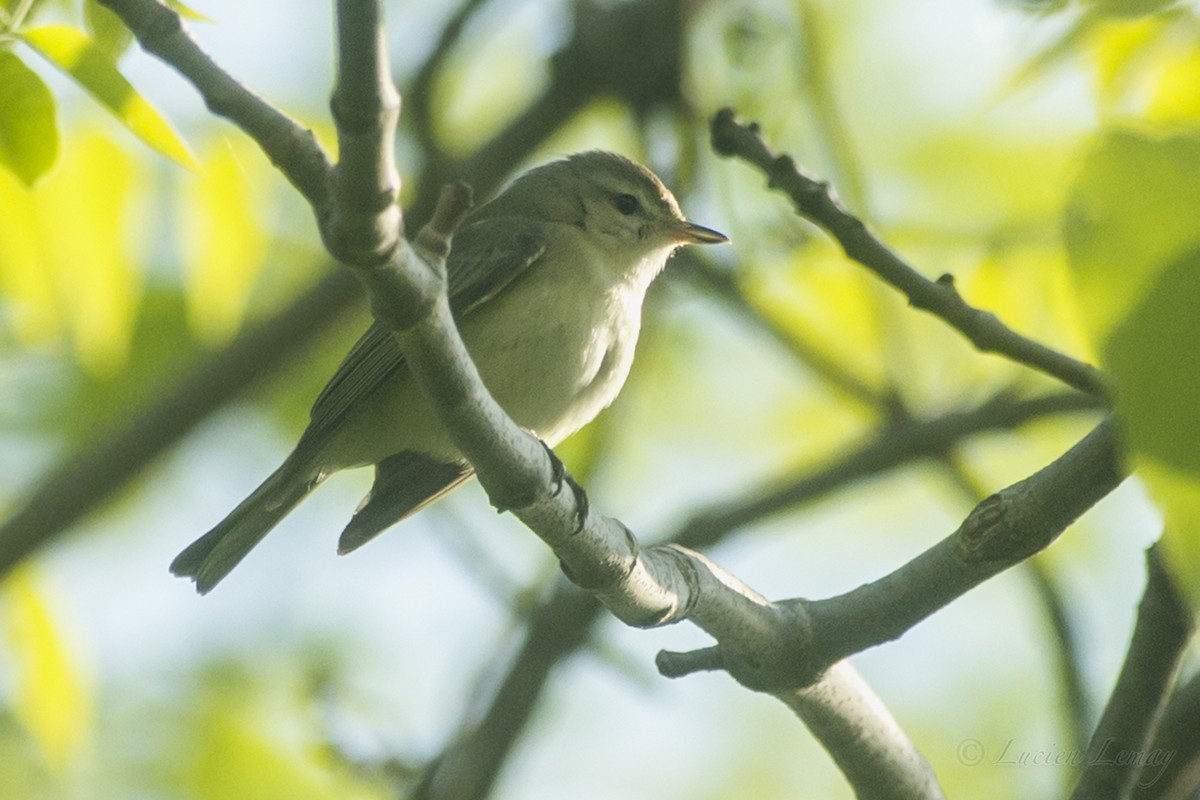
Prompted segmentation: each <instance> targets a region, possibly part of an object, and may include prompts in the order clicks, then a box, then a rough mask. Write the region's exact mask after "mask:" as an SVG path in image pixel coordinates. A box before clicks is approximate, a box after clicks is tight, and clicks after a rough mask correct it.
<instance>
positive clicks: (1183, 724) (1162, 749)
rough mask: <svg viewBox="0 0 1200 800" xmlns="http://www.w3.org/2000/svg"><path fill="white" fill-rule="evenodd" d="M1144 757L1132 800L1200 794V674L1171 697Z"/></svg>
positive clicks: (1176, 799) (1167, 799) (1174, 799)
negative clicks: (1199, 792) (1145, 757)
mask: <svg viewBox="0 0 1200 800" xmlns="http://www.w3.org/2000/svg"><path fill="white" fill-rule="evenodd" d="M1146 756H1147V759H1146V760H1147V762H1148V763H1147V764H1146V766H1144V767H1143V768H1142V774H1141V775H1140V776H1139V777H1138V780H1137V781H1135V783H1134V786H1133V794H1132V797H1133V798H1134V800H1182V798H1185V797H1187V798H1192V797H1195V796H1196V792H1197V791H1200V673H1193V674H1192V676H1191V677H1190V678H1188V679H1187V681H1186V682H1184V683H1183V684H1182V685H1180V686H1177V687H1176V688H1175V691H1173V692H1172V693H1171V698H1170V700H1168V701H1167V707H1166V710H1164V712H1163V715H1162V722H1160V723H1159V725H1158V727H1157V729H1156V731H1155V734H1154V742H1153V744H1151V746H1150V749H1149V751H1147V753H1146Z"/></svg>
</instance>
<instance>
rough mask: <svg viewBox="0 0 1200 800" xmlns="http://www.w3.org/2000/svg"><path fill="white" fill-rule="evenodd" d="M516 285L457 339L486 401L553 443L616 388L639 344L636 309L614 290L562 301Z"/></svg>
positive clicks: (548, 290) (543, 290)
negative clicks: (463, 345) (493, 400)
mask: <svg viewBox="0 0 1200 800" xmlns="http://www.w3.org/2000/svg"><path fill="white" fill-rule="evenodd" d="M556 288H559V287H555V286H553V285H552V284H551V285H548V286H538V285H534V286H528V287H522V289H523V290H524V291H521V292H514V293H510V294H505V295H501V296H500V297H497V298H495V299H494V300H493V301H492V302H490V303H488V304H487V305H486V306H485V307H484V308H483V309H480V313H477V314H476V315H473V318H472V319H471V320H470V321H469V322H468V324H467V325H466V326H464V330H463V339H464V341H465V342H466V344H467V348H468V350H469V351H470V353H471V357H472V358H473V359H474V360H475V363H476V365H477V366H478V367H479V371H480V375H481V376H482V378H483V382H484V384H485V385H486V386H487V387H488V390H489V391H491V393H492V396H493V397H495V398H496V401H497V402H499V403H500V405H501V407H502V408H504V410H505V411H506V412H508V414H509V416H511V417H512V418H513V420H514V421H515V422H516V423H517V424H518V425H520V426H521V427H523V428H526V429H528V430H530V431H532V432H533V433H534V434H535V435H537V436H538V437H540V438H542V439H544V440H545V441H546V442H547V443H548V444H550V445H551V446H553V445H556V444H558V443H559V442H561V441H562V440H563V439H565V438H566V437H568V436H570V435H571V434H572V433H574V432H575V431H577V430H579V429H580V428H581V427H583V426H584V425H586V424H587V423H588V422H590V421H591V420H592V419H593V418H594V417H595V416H596V415H597V414H598V413H600V411H601V410H603V409H604V408H605V407H606V406H607V405H608V404H609V403H611V402H612V401H613V399H614V398H615V397H616V396H617V393H618V392H619V391H620V390H621V386H622V385H623V384H624V383H625V378H626V376H627V375H628V374H629V367H630V364H631V363H632V360H633V350H634V346H635V345H636V342H637V335H638V322H639V316H640V315H639V313H638V311H639V309H638V308H636V307H635V308H634V309H633V313H629V310H628V309H627V308H626V307H625V304H624V302H622V301H623V298H621V297H619V296H618V295H617V294H616V293H609V294H603V295H601V294H599V293H595V294H593V293H586V295H587V296H586V297H579V296H578V295H570V296H568V297H563V296H562V292H561V289H560V288H559V290H558V291H555V289H556Z"/></svg>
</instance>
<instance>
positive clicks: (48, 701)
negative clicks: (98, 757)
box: [0, 567, 93, 773]
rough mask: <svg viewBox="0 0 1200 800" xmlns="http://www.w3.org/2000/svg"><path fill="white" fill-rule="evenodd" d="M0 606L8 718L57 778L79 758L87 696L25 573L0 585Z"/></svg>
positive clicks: (86, 732)
mask: <svg viewBox="0 0 1200 800" xmlns="http://www.w3.org/2000/svg"><path fill="white" fill-rule="evenodd" d="M0 602H3V606H4V615H3V623H4V624H3V628H2V630H0V634H2V635H3V641H4V642H5V644H7V646H8V647H7V649H8V651H9V652H10V654H11V656H10V657H11V660H12V665H13V672H14V676H13V677H14V678H15V683H16V686H15V687H14V688H15V689H16V692H15V694H14V701H13V713H14V714H15V715H16V717H17V719H18V720H19V721H20V722H21V724H22V725H23V726H24V727H25V728H26V730H28V731H29V734H30V735H31V736H32V738H33V741H34V742H35V743H36V744H37V747H38V750H39V751H40V752H41V755H42V757H43V758H44V759H45V760H46V762H47V763H48V764H49V765H50V766H51V768H52V769H53V770H55V771H56V772H60V773H61V772H63V771H64V770H65V769H66V768H67V767H68V766H69V765H70V764H71V762H72V761H74V760H75V759H77V758H79V757H80V756H81V755H82V754H83V752H84V751H85V750H86V747H87V744H88V741H89V740H90V738H91V730H92V724H91V721H92V717H93V713H92V706H93V703H92V699H91V692H90V691H89V687H88V685H87V682H86V681H85V680H84V679H83V676H82V675H81V674H80V671H79V668H78V666H77V665H76V663H75V660H74V659H73V658H72V657H71V654H70V653H69V652H68V648H67V646H66V642H65V641H64V640H63V636H62V632H61V631H60V630H59V627H58V625H57V624H56V621H55V619H54V617H53V615H52V614H51V611H50V609H49V607H48V606H47V603H46V599H45V597H44V595H43V592H42V590H41V587H40V586H39V585H38V582H37V580H36V578H35V577H34V575H33V573H32V570H31V568H29V567H23V568H21V569H18V570H16V571H15V572H13V573H12V574H11V575H10V576H9V577H8V578H7V579H6V580H5V581H4V582H3V584H0Z"/></svg>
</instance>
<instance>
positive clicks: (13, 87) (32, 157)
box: [0, 50, 58, 186]
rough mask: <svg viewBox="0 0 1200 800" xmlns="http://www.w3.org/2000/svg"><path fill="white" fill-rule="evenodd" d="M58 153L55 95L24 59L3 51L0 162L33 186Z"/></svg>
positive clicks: (1, 63)
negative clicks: (26, 64)
mask: <svg viewBox="0 0 1200 800" xmlns="http://www.w3.org/2000/svg"><path fill="white" fill-rule="evenodd" d="M57 156H58V125H57V122H56V120H55V105H54V96H53V95H52V94H51V93H50V90H49V89H48V88H47V87H46V84H44V83H43V82H42V79H41V78H39V77H38V76H37V74H36V73H35V72H34V71H33V70H31V69H30V68H29V67H27V66H25V64H24V62H22V61H21V59H19V58H17V56H15V55H13V54H12V53H10V52H8V51H6V50H0V164H3V165H4V166H5V167H7V168H8V169H9V170H10V171H12V173H13V174H14V175H16V176H17V177H18V178H20V179H21V180H22V181H23V182H24V183H25V185H26V186H32V185H33V184H34V182H35V181H36V180H37V179H38V178H40V177H41V176H42V175H43V174H45V172H46V170H48V169H50V167H51V165H53V164H54V159H55V158H56V157H57Z"/></svg>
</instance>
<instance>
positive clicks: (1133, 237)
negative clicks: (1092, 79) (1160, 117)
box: [1064, 132, 1200, 345]
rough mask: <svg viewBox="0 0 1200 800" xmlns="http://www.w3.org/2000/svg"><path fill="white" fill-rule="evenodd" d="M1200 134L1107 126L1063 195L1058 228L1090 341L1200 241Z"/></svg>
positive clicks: (1100, 336) (1108, 330)
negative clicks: (1160, 135) (1167, 134)
mask: <svg viewBox="0 0 1200 800" xmlns="http://www.w3.org/2000/svg"><path fill="white" fill-rule="evenodd" d="M1198 208H1200V136H1177V137H1174V138H1170V139H1155V138H1153V137H1148V136H1143V135H1140V134H1135V133H1131V132H1117V133H1111V134H1107V135H1105V136H1103V137H1101V139H1100V140H1099V143H1098V144H1097V146H1095V147H1094V148H1093V149H1092V151H1091V152H1090V153H1089V154H1088V156H1087V158H1086V159H1085V161H1084V164H1083V168H1082V170H1081V171H1080V174H1079V177H1078V178H1077V179H1076V181H1075V185H1074V186H1073V187H1072V189H1071V194H1070V198H1069V200H1068V203H1067V214H1066V227H1065V231H1064V233H1065V236H1066V244H1067V252H1068V255H1069V257H1070V263H1071V268H1072V271H1073V272H1074V274H1075V277H1076V279H1077V283H1078V287H1079V293H1080V297H1079V300H1080V309H1081V311H1082V312H1083V318H1084V322H1085V323H1086V324H1087V326H1088V328H1089V330H1090V332H1091V334H1092V336H1093V338H1094V340H1095V341H1096V343H1097V344H1098V345H1102V343H1103V341H1104V340H1106V339H1107V338H1108V335H1109V333H1111V332H1112V330H1113V329H1114V327H1115V326H1116V325H1117V324H1119V323H1120V321H1121V320H1122V319H1124V318H1125V317H1126V316H1128V315H1129V313H1130V312H1131V311H1132V309H1133V307H1134V306H1135V305H1136V304H1137V303H1138V302H1139V300H1140V298H1141V297H1143V296H1144V295H1145V294H1146V293H1147V292H1148V291H1149V290H1150V289H1151V288H1152V287H1153V286H1154V283H1155V281H1156V280H1157V279H1158V276H1159V274H1160V273H1161V272H1162V270H1164V269H1165V268H1167V267H1168V266H1169V265H1171V264H1173V263H1174V262H1175V261H1176V260H1178V259H1179V258H1181V257H1182V256H1183V255H1184V254H1185V253H1187V252H1190V251H1191V250H1194V249H1196V248H1197V247H1198V246H1200V214H1197V213H1196V209H1198Z"/></svg>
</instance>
